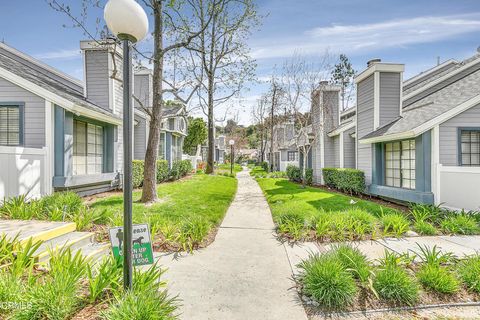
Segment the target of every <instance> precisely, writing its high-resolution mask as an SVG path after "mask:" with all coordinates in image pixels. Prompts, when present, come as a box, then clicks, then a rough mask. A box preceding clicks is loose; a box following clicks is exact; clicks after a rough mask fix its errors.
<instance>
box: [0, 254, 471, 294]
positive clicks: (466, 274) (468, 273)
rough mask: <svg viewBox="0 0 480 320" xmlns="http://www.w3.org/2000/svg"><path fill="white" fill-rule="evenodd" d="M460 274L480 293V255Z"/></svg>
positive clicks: (462, 267) (467, 262) (467, 261)
mask: <svg viewBox="0 0 480 320" xmlns="http://www.w3.org/2000/svg"><path fill="white" fill-rule="evenodd" d="M458 274H459V276H460V279H462V281H463V283H465V285H466V286H467V288H468V290H470V291H473V292H476V293H480V255H478V254H476V255H474V256H472V257H468V258H467V259H465V260H464V261H462V262H461V263H460V265H459V268H458ZM0 298H1V297H0ZM4 301H5V300H4Z"/></svg>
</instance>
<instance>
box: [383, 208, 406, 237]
mask: <svg viewBox="0 0 480 320" xmlns="http://www.w3.org/2000/svg"><path fill="white" fill-rule="evenodd" d="M380 223H381V225H382V229H383V233H384V235H387V236H395V237H401V236H402V235H403V234H404V233H405V232H407V231H408V230H409V227H410V222H409V221H408V219H407V218H406V217H405V216H404V215H403V214H401V213H399V212H391V213H383V212H382V214H381V216H380Z"/></svg>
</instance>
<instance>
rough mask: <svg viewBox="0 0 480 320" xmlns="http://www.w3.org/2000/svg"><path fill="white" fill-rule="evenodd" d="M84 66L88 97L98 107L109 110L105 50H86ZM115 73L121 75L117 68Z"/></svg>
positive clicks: (106, 54)
mask: <svg viewBox="0 0 480 320" xmlns="http://www.w3.org/2000/svg"><path fill="white" fill-rule="evenodd" d="M85 66H86V77H87V81H86V83H87V97H88V99H89V100H91V101H92V102H94V103H95V104H97V105H99V106H100V107H102V108H104V109H106V110H110V105H109V92H110V91H109V86H108V80H109V75H108V52H107V50H98V51H86V52H85ZM118 67H119V65H118V64H117V68H118ZM117 74H119V75H121V74H122V73H121V72H120V70H119V72H118V73H117Z"/></svg>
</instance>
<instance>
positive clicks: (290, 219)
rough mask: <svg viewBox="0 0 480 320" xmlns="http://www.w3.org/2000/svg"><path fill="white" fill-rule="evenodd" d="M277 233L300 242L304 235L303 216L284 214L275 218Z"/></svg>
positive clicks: (295, 213) (292, 213) (294, 213)
mask: <svg viewBox="0 0 480 320" xmlns="http://www.w3.org/2000/svg"><path fill="white" fill-rule="evenodd" d="M277 224H278V232H279V233H280V234H287V235H289V236H291V237H292V238H293V239H294V240H300V239H302V238H303V236H304V235H305V222H304V219H303V216H302V215H301V214H300V213H297V212H286V213H283V214H281V215H280V216H278V218H277Z"/></svg>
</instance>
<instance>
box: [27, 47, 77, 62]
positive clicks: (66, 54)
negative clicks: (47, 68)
mask: <svg viewBox="0 0 480 320" xmlns="http://www.w3.org/2000/svg"><path fill="white" fill-rule="evenodd" d="M33 56H34V57H35V58H36V59H40V60H53V59H76V58H79V57H80V50H79V49H73V50H63V49H61V50H57V51H50V52H44V53H39V54H34V55H33Z"/></svg>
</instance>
